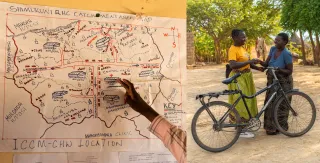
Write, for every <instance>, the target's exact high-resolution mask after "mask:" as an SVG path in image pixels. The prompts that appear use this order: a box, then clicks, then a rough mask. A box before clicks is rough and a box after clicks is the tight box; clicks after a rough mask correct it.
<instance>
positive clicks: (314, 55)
mask: <svg viewBox="0 0 320 163" xmlns="http://www.w3.org/2000/svg"><path fill="white" fill-rule="evenodd" d="M308 33H309V37H310V41H311V45H312V54H313V60H314V61H313V63H314V64H317V60H318V59H317V58H318V55H317V54H316V51H315V50H316V48H315V45H314V41H313V37H312V31H311V30H308Z"/></svg>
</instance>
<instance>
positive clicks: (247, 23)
mask: <svg viewBox="0 0 320 163" xmlns="http://www.w3.org/2000/svg"><path fill="white" fill-rule="evenodd" d="M277 3H278V1H277V0H260V1H256V0H246V1H239V0H228V1H226V0H188V1H187V5H188V8H187V24H188V29H189V30H191V31H194V32H195V33H197V32H202V31H201V30H200V29H202V30H203V32H206V33H207V34H208V35H209V36H210V37H211V38H212V40H213V44H214V45H212V46H214V50H215V53H214V54H215V58H216V63H218V64H219V63H221V60H220V59H221V55H222V52H225V50H226V49H227V48H229V47H230V42H231V41H230V39H231V37H230V35H231V31H232V30H233V29H234V28H239V29H243V30H244V31H245V32H246V34H247V37H248V41H247V45H248V46H247V47H251V46H252V45H254V43H255V40H256V38H257V37H266V36H267V35H268V34H273V33H275V32H278V31H279V29H280V27H279V21H280V16H279V13H280V8H279V7H278V5H277ZM226 43H228V45H225V44H226Z"/></svg>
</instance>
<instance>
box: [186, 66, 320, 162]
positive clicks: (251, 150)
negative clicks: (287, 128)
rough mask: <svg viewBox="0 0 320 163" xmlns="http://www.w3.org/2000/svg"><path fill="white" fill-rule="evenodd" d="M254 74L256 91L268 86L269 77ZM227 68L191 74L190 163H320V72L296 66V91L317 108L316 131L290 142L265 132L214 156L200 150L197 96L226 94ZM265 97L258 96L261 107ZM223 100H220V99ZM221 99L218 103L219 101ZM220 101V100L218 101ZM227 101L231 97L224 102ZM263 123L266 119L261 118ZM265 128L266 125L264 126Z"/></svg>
mask: <svg viewBox="0 0 320 163" xmlns="http://www.w3.org/2000/svg"><path fill="white" fill-rule="evenodd" d="M253 71H254V81H255V84H256V89H257V90H259V89H261V88H263V87H265V85H266V75H265V73H261V72H258V71H255V70H253ZM224 76H225V75H224V65H219V66H209V67H202V68H197V69H189V70H188V71H187V79H188V83H187V87H186V89H187V90H186V91H187V96H188V100H187V106H188V108H187V122H188V128H187V132H188V163H215V162H216V163H229V162H230V163H231V162H232V163H235V162H241V163H249V162H253V163H255V162H259V163H269V162H272V163H277V162H279V163H280V162H281V163H282V162H287V163H289V162H290V163H291V162H292V163H293V162H294V163H300V162H303V163H316V162H320V125H319V117H320V116H319V115H320V113H319V109H320V93H319V92H320V68H319V67H311V66H298V65H295V66H294V73H293V79H294V88H298V89H300V90H301V91H303V92H305V93H307V94H308V95H309V96H310V97H311V98H312V100H313V101H314V103H315V105H316V108H317V120H316V122H315V124H314V126H313V128H312V129H311V130H310V131H309V132H308V133H307V134H305V135H303V136H302V137H298V138H290V137H287V136H284V135H282V134H280V135H276V136H267V135H266V134H265V130H264V129H260V130H259V131H258V132H256V137H255V138H250V139H248V138H239V139H238V141H237V142H236V143H235V144H234V145H233V146H232V147H231V148H229V149H228V150H226V151H223V152H220V153H211V152H207V151H205V150H203V149H202V148H200V147H199V146H198V145H197V144H196V143H195V141H194V139H193V137H192V135H191V121H192V118H193V115H194V114H195V112H196V111H197V109H198V108H200V106H201V104H200V102H199V101H197V100H195V96H196V95H197V94H203V93H208V92H214V91H222V90H225V89H227V86H226V85H224V84H222V83H221V81H222V80H223V79H224ZM264 96H265V94H261V95H260V96H258V99H257V100H258V106H259V108H261V107H262V104H263V100H264ZM219 99H220V98H219ZM219 99H218V100H219ZM216 100H217V99H216ZM221 100H223V101H227V97H223V98H221ZM261 118H262V119H261V120H263V117H261ZM262 125H263V124H262Z"/></svg>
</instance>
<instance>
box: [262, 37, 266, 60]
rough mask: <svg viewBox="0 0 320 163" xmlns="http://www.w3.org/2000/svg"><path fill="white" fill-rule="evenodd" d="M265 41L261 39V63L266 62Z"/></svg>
mask: <svg viewBox="0 0 320 163" xmlns="http://www.w3.org/2000/svg"><path fill="white" fill-rule="evenodd" d="M265 45H266V44H265V39H264V38H263V41H262V59H263V62H264V61H266V46H265Z"/></svg>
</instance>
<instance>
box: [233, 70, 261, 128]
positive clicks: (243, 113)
mask: <svg viewBox="0 0 320 163" xmlns="http://www.w3.org/2000/svg"><path fill="white" fill-rule="evenodd" d="M235 74H236V72H235V71H231V73H230V75H229V77H231V76H233V75H235ZM237 81H238V84H239V87H240V89H241V91H242V93H243V94H245V95H247V96H251V95H253V94H255V93H256V88H255V85H254V81H253V75H252V72H251V71H245V72H243V73H242V75H241V76H240V77H238V78H237ZM228 89H229V90H236V89H238V88H237V85H236V83H231V84H229V85H228ZM239 97H240V94H234V95H229V100H228V101H229V103H230V104H231V105H232V104H233V103H234V102H235V101H236V100H237V99H238V98H239ZM245 101H246V103H247V106H248V109H249V111H250V114H251V116H252V117H254V116H256V115H257V114H258V107H257V99H256V98H252V99H245ZM236 110H237V111H238V113H239V114H240V118H241V122H242V123H247V122H248V121H249V114H248V112H247V109H246V107H245V105H244V102H243V100H242V99H241V100H240V101H239V102H238V104H237V105H236ZM230 120H231V123H234V122H235V118H234V115H233V114H232V113H231V114H230Z"/></svg>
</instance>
